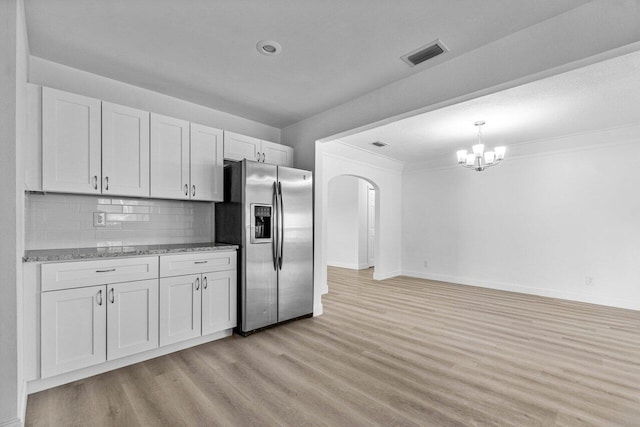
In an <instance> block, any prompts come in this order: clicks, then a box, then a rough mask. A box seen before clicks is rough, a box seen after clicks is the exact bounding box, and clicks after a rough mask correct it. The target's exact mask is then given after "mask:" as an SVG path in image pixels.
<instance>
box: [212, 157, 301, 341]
mask: <svg viewBox="0 0 640 427" xmlns="http://www.w3.org/2000/svg"><path fill="white" fill-rule="evenodd" d="M224 168H225V169H224V187H225V191H224V202H223V203H216V209H215V215H216V220H215V223H216V227H215V230H216V240H217V241H218V242H222V243H232V244H236V245H239V246H240V254H239V255H240V256H239V259H240V262H239V264H240V265H239V266H238V275H239V277H238V286H239V289H238V290H239V293H238V295H239V298H238V309H239V310H238V313H239V314H238V327H237V329H236V331H237V332H238V333H240V334H241V335H248V334H251V333H253V332H255V331H257V330H260V329H262V328H265V327H268V326H272V325H275V324H278V323H281V322H285V321H289V320H293V319H298V318H301V317H309V316H311V315H312V314H313V208H312V200H313V199H312V186H313V184H312V183H313V178H312V174H311V172H309V171H305V170H300V169H293V168H288V167H283V166H275V165H269V164H265V163H259V162H254V161H250V160H243V161H241V162H232V161H225V165H224Z"/></svg>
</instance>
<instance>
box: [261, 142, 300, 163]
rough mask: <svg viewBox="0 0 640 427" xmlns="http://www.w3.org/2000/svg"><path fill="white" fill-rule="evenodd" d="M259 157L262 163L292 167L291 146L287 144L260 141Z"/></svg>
mask: <svg viewBox="0 0 640 427" xmlns="http://www.w3.org/2000/svg"><path fill="white" fill-rule="evenodd" d="M261 157H262V162H263V163H269V164H272V165H278V166H288V167H293V148H291V147H289V146H287V145H282V144H276V143H275V142H269V141H262V155H261Z"/></svg>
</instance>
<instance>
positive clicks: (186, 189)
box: [184, 184, 189, 196]
mask: <svg viewBox="0 0 640 427" xmlns="http://www.w3.org/2000/svg"><path fill="white" fill-rule="evenodd" d="M184 195H185V196H188V195H189V185H188V184H185V185H184Z"/></svg>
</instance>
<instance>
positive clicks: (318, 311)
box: [313, 303, 322, 317]
mask: <svg viewBox="0 0 640 427" xmlns="http://www.w3.org/2000/svg"><path fill="white" fill-rule="evenodd" d="M321 315H322V303H318V304H314V305H313V317H316V316H321Z"/></svg>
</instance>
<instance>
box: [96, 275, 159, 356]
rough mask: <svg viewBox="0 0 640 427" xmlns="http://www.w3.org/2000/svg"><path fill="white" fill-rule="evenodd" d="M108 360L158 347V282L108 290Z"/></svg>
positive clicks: (156, 280) (120, 285)
mask: <svg viewBox="0 0 640 427" xmlns="http://www.w3.org/2000/svg"><path fill="white" fill-rule="evenodd" d="M106 301H107V360H113V359H117V358H118V357H124V356H128V355H130V354H135V353H140V352H142V351H146V350H151V349H154V348H156V347H158V279H151V280H140V281H136V282H127V283H118V284H115V285H108V286H107V297H106Z"/></svg>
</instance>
